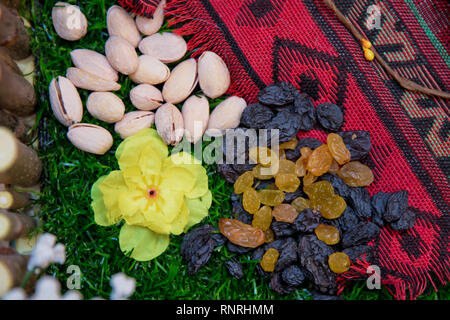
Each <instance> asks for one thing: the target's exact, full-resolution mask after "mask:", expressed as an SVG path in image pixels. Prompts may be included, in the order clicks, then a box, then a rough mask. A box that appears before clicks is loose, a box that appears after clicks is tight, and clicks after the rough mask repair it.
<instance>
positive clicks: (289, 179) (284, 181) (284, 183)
mask: <svg viewBox="0 0 450 320" xmlns="http://www.w3.org/2000/svg"><path fill="white" fill-rule="evenodd" d="M275 185H276V186H277V187H278V189H280V190H281V191H284V192H295V191H297V189H298V187H299V186H300V180H299V179H298V178H297V175H295V174H292V173H282V174H277V176H276V177H275Z"/></svg>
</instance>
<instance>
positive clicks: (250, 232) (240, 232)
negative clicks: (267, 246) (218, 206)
mask: <svg viewBox="0 0 450 320" xmlns="http://www.w3.org/2000/svg"><path fill="white" fill-rule="evenodd" d="M219 230H220V233H222V234H223V235H224V236H225V237H226V238H227V239H228V240H230V241H231V242H232V243H234V244H237V245H239V246H242V247H246V248H256V247H259V246H260V245H262V244H263V243H264V242H265V240H266V237H265V235H264V231H262V230H261V229H258V228H253V227H252V226H251V225H248V224H245V223H243V222H241V221H239V220H235V219H226V218H222V219H220V220H219Z"/></svg>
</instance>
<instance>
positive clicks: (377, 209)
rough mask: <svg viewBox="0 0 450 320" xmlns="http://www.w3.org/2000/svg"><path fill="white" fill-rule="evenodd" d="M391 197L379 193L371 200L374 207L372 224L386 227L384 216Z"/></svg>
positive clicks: (388, 194)
mask: <svg viewBox="0 0 450 320" xmlns="http://www.w3.org/2000/svg"><path fill="white" fill-rule="evenodd" d="M390 196H391V194H390V193H385V192H378V193H377V194H374V195H373V196H372V199H371V200H370V203H371V205H372V222H373V223H375V224H376V225H378V226H379V227H382V226H384V220H383V215H384V211H386V205H387V202H388V200H389V197H390Z"/></svg>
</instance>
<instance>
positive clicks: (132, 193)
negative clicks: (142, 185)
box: [119, 190, 148, 225]
mask: <svg viewBox="0 0 450 320" xmlns="http://www.w3.org/2000/svg"><path fill="white" fill-rule="evenodd" d="M147 201H148V200H147V198H146V197H145V195H144V193H143V192H142V191H141V190H129V191H126V192H123V193H122V194H121V195H120V197H119V208H120V212H121V213H122V216H123V218H124V219H125V221H127V222H128V223H129V224H133V225H134V224H139V221H140V220H141V215H139V213H140V212H141V211H142V210H143V209H144V208H146V205H147ZM141 223H142V222H141Z"/></svg>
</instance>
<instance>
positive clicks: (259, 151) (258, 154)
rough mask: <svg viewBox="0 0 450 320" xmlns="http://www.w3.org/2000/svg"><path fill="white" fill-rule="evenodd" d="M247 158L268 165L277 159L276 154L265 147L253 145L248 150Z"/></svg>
mask: <svg viewBox="0 0 450 320" xmlns="http://www.w3.org/2000/svg"><path fill="white" fill-rule="evenodd" d="M249 158H250V159H251V160H252V161H254V162H255V163H259V164H261V165H263V166H265V167H268V166H270V165H272V164H273V163H274V162H276V161H277V160H278V154H276V153H275V152H273V151H272V150H271V149H270V148H267V147H253V148H251V149H250V151H249Z"/></svg>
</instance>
